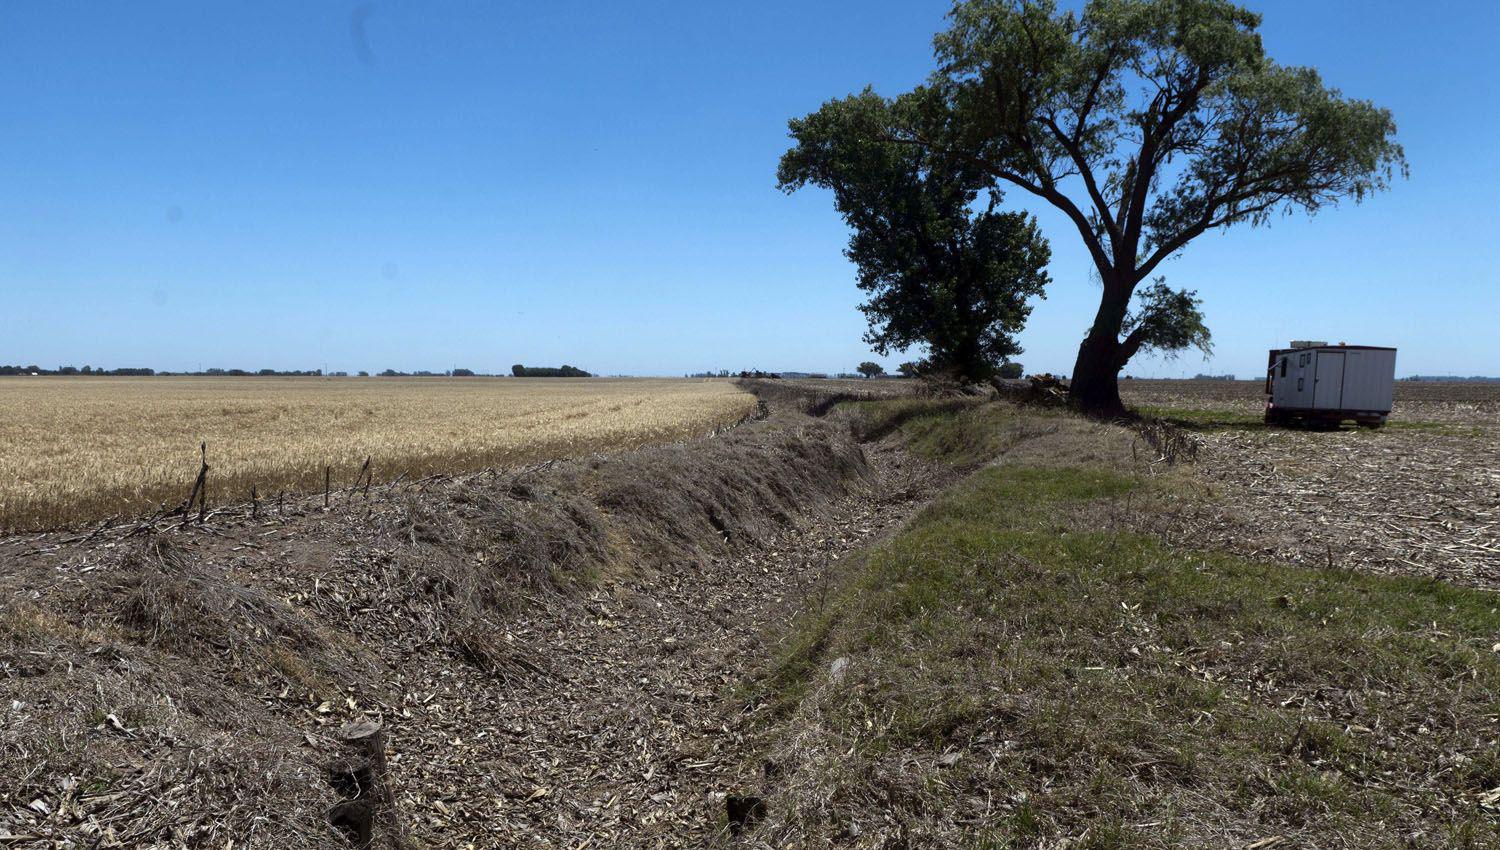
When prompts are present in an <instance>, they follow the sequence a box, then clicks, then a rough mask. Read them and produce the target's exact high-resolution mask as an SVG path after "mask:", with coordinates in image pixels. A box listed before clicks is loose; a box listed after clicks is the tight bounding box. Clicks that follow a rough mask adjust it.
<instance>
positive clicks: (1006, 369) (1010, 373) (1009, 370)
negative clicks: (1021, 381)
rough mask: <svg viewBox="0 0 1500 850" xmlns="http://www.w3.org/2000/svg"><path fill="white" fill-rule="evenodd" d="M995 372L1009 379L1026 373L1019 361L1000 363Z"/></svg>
mask: <svg viewBox="0 0 1500 850" xmlns="http://www.w3.org/2000/svg"><path fill="white" fill-rule="evenodd" d="M996 374H997V375H998V376H999V377H1001V378H1009V379H1010V380H1015V379H1016V378H1019V377H1021V376H1022V375H1025V374H1026V367H1025V366H1022V365H1021V364H1020V363H1010V362H1006V363H1001V364H1000V368H999V369H998V370H997V371H996Z"/></svg>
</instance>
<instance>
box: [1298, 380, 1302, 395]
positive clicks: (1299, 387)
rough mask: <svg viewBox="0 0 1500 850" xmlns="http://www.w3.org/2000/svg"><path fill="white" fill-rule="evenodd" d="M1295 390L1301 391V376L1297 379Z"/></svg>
mask: <svg viewBox="0 0 1500 850" xmlns="http://www.w3.org/2000/svg"><path fill="white" fill-rule="evenodd" d="M1297 392H1299V393H1300V392H1302V379H1301V378H1298V379H1297Z"/></svg>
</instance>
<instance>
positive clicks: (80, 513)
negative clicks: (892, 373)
mask: <svg viewBox="0 0 1500 850" xmlns="http://www.w3.org/2000/svg"><path fill="white" fill-rule="evenodd" d="M0 389H3V391H0V529H36V528H54V527H61V526H67V525H72V524H76V523H79V522H83V521H88V520H97V519H102V518H104V517H109V516H115V515H127V516H128V515H134V514H140V513H143V512H148V511H150V510H151V509H154V508H156V507H157V506H158V505H159V504H161V503H163V502H170V503H176V502H180V501H181V500H183V499H184V498H185V497H186V495H187V493H188V490H189V488H190V487H191V485H192V481H193V477H194V476H195V475H196V474H197V470H198V445H199V443H200V442H207V444H208V463H209V465H210V466H211V467H212V471H211V472H210V474H209V479H208V482H209V491H210V500H211V501H221V502H222V501H243V500H247V499H248V498H249V492H250V488H251V486H252V485H253V486H255V487H257V488H258V489H259V491H260V492H261V494H263V495H266V494H271V493H273V492H275V491H278V490H281V489H286V490H290V491H296V490H315V489H319V488H321V487H322V486H323V475H324V469H325V467H329V466H331V467H332V468H333V478H334V483H335V486H338V485H339V484H348V483H350V482H351V481H352V480H353V478H354V477H355V475H356V474H357V472H358V470H359V468H360V466H361V464H363V462H364V459H365V458H366V457H370V458H372V468H373V470H374V478H375V480H376V481H380V480H389V479H392V478H395V477H397V476H400V475H406V476H409V477H410V476H420V475H426V474H430V473H435V472H454V471H464V470H474V469H482V468H486V467H491V466H499V465H506V464H512V463H522V462H528V461H534V460H540V459H548V458H558V457H576V456H580V455H584V454H588V453H592V452H597V451H617V450H622V449H630V448H637V447H640V446H643V445H648V444H655V443H664V442H670V441H673V440H678V439H682V438H684V437H690V436H697V435H702V434H705V433H707V432H710V431H712V430H714V429H716V428H719V427H723V426H726V425H730V424H733V423H735V422H737V421H739V420H741V419H743V418H745V417H746V416H748V415H750V414H751V413H753V412H754V410H755V407H756V404H755V399H754V398H753V397H751V396H749V395H747V394H745V393H743V392H740V391H739V390H738V389H736V388H735V387H734V386H733V385H731V384H730V383H728V382H726V381H686V380H588V381H580V380H537V379H528V380H524V381H522V380H497V379H483V378H464V379H447V378H442V379H405V380H402V379H397V380H389V379H312V378H300V379H299V378H282V379H278V378H265V379H261V378H97V379H89V378H16V379H7V380H5V382H4V384H3V386H0Z"/></svg>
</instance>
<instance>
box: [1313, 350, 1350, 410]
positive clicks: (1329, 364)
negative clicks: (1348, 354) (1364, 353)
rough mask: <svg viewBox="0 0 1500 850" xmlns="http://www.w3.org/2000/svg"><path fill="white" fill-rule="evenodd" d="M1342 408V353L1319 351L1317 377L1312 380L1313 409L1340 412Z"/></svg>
mask: <svg viewBox="0 0 1500 850" xmlns="http://www.w3.org/2000/svg"><path fill="white" fill-rule="evenodd" d="M1343 407H1344V352H1342V351H1319V352H1318V363H1317V377H1315V378H1313V408H1314V409H1316V410H1342V409H1343Z"/></svg>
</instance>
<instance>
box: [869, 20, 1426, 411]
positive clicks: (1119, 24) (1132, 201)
mask: <svg viewBox="0 0 1500 850" xmlns="http://www.w3.org/2000/svg"><path fill="white" fill-rule="evenodd" d="M950 18H951V21H952V25H951V27H950V28H949V29H948V30H947V31H946V32H943V33H940V34H939V35H938V36H937V38H936V40H935V46H936V53H937V59H938V62H939V69H938V71H937V72H936V73H935V74H934V75H933V76H932V78H931V80H930V81H929V83H928V85H926V86H923V87H921V88H919V89H917V90H916V91H914V92H911V93H909V94H907V95H903V96H902V97H901V98H898V99H897V100H896V101H895V103H894V104H893V106H892V110H891V111H892V113H893V114H895V115H897V116H899V117H903V118H904V119H905V120H904V121H902V122H900V123H898V124H894V125H892V127H891V133H890V134H889V135H888V136H887V137H886V139H887V140H892V141H899V142H902V143H905V144H908V145H911V146H914V147H917V148H920V149H923V150H928V151H932V152H933V153H934V155H936V156H941V157H943V158H947V159H952V160H955V161H959V162H962V163H963V167H965V168H967V169H969V170H971V171H973V172H977V173H982V174H984V175H986V176H987V177H988V178H989V179H990V180H991V181H993V183H994V184H995V185H1005V186H1010V187H1018V188H1020V189H1021V190H1023V191H1024V192H1026V193H1028V194H1029V195H1030V196H1033V197H1035V198H1038V199H1041V200H1042V201H1045V202H1047V203H1049V204H1051V205H1052V206H1054V207H1056V208H1057V209H1059V210H1061V211H1062V213H1063V214H1064V215H1065V216H1066V217H1067V219H1068V220H1069V221H1070V222H1071V223H1072V225H1073V228H1074V229H1076V230H1077V232H1078V234H1079V236H1080V237H1082V239H1083V243H1084V245H1085V246H1086V247H1087V249H1088V253H1089V256H1090V258H1091V259H1092V261H1093V267H1094V271H1095V273H1096V274H1097V276H1098V279H1099V283H1100V284H1101V297H1100V300H1099V308H1098V311H1097V313H1096V314H1095V316H1094V321H1093V323H1092V325H1091V326H1090V327H1089V329H1088V332H1087V334H1086V336H1085V338H1084V340H1083V343H1082V344H1081V345H1080V347H1079V351H1078V359H1077V362H1076V365H1075V366H1074V369H1073V383H1072V392H1073V396H1074V399H1075V400H1076V401H1077V402H1078V403H1079V404H1080V405H1082V406H1083V407H1085V408H1088V409H1091V410H1094V411H1097V412H1103V413H1114V412H1118V411H1119V410H1120V409H1121V405H1120V396H1119V389H1118V384H1117V379H1118V377H1119V373H1120V370H1121V369H1122V368H1123V367H1124V366H1125V364H1126V362H1127V361H1128V360H1129V359H1130V358H1131V356H1133V355H1134V354H1135V353H1137V352H1138V351H1140V350H1143V349H1145V348H1150V347H1166V348H1167V349H1168V350H1170V346H1171V345H1174V344H1175V345H1179V347H1180V345H1181V344H1197V345H1202V344H1206V343H1207V339H1208V338H1207V333H1206V329H1205V328H1203V325H1202V317H1201V315H1200V314H1198V313H1197V304H1196V300H1195V299H1194V298H1193V294H1192V293H1189V292H1174V291H1172V290H1170V289H1168V288H1167V287H1166V286H1165V284H1162V283H1161V282H1160V280H1159V279H1158V280H1157V282H1156V283H1155V284H1153V285H1152V286H1151V287H1150V288H1149V289H1147V290H1145V291H1144V292H1143V295H1145V296H1146V297H1144V298H1140V299H1136V300H1137V302H1138V306H1137V307H1136V309H1135V310H1134V311H1133V310H1132V308H1131V305H1132V296H1134V295H1135V293H1136V290H1137V287H1138V286H1140V284H1141V283H1142V282H1143V281H1146V280H1147V279H1148V278H1149V277H1151V275H1152V273H1153V272H1155V271H1156V270H1157V268H1158V267H1159V266H1160V265H1161V264H1162V263H1163V262H1164V261H1165V260H1167V259H1168V258H1170V257H1172V256H1174V255H1175V254H1177V253H1178V252H1179V251H1181V250H1182V249H1183V248H1184V247H1185V246H1186V245H1187V244H1188V243H1189V242H1191V241H1192V240H1193V239H1195V238H1197V237H1198V236H1200V235H1202V234H1204V233H1206V232H1208V231H1211V230H1215V229H1219V228H1226V227H1229V226H1231V225H1235V224H1240V223H1248V224H1251V225H1261V224H1265V223H1267V222H1268V221H1270V219H1271V218H1272V217H1273V216H1274V215H1276V214H1278V213H1281V212H1290V211H1293V210H1304V211H1307V212H1309V213H1312V212H1316V211H1317V210H1319V209H1322V208H1324V207H1327V206H1330V205H1333V204H1336V203H1337V202H1338V201H1341V200H1344V199H1353V200H1356V201H1358V200H1360V199H1362V198H1364V197H1365V196H1367V195H1369V194H1370V193H1372V192H1374V191H1377V190H1380V189H1384V188H1386V186H1387V185H1388V183H1389V181H1390V179H1391V178H1392V176H1393V175H1394V174H1395V173H1398V172H1400V173H1404V172H1405V168H1406V162H1405V158H1404V155H1403V153H1402V150H1401V147H1400V145H1398V144H1397V143H1396V141H1395V130H1396V128H1395V123H1394V121H1393V120H1392V118H1391V114H1390V112H1389V111H1387V110H1385V109H1381V108H1378V107H1376V106H1374V105H1373V104H1371V103H1370V102H1368V101H1364V100H1354V99H1350V98H1346V97H1344V96H1343V95H1342V94H1341V93H1340V92H1339V91H1337V90H1336V89H1331V88H1329V87H1327V86H1325V85H1324V84H1323V81H1322V80H1321V78H1320V77H1319V76H1318V73H1317V71H1315V70H1313V69H1311V68H1298V67H1287V66H1283V65H1278V64H1276V63H1275V62H1273V61H1271V60H1270V59H1269V58H1267V56H1266V54H1265V51H1264V49H1263V48H1262V45H1261V40H1260V36H1259V35H1258V34H1257V32H1256V30H1257V29H1258V27H1259V26H1260V16H1259V15H1257V14H1255V13H1253V12H1250V11H1248V10H1246V9H1243V8H1241V7H1239V6H1236V5H1234V4H1232V3H1229V2H1226V0H1089V2H1088V3H1087V4H1086V5H1085V6H1084V9H1083V11H1082V13H1081V14H1077V15H1075V14H1074V13H1072V12H1063V13H1059V12H1058V10H1057V8H1056V4H1055V3H1054V2H1052V0H967V2H962V3H958V4H957V5H955V7H954V9H953V11H952V13H951V14H950ZM1173 320H1176V321H1178V322H1179V324H1177V325H1172V324H1170V322H1171V321H1173ZM1148 335H1149V336H1148ZM1148 343H1150V344H1149V345H1148Z"/></svg>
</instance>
